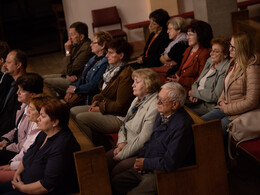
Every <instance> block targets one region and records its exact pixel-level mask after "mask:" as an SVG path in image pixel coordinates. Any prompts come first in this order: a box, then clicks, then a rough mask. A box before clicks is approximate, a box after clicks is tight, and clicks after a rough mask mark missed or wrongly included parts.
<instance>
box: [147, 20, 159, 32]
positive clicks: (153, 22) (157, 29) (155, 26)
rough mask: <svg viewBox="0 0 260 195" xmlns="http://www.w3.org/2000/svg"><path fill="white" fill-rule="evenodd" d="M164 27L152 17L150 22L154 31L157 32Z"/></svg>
mask: <svg viewBox="0 0 260 195" xmlns="http://www.w3.org/2000/svg"><path fill="white" fill-rule="evenodd" d="M161 29H162V27H161V26H160V25H159V24H157V23H156V22H155V21H154V20H153V19H152V18H151V19H150V24H149V30H150V32H151V33H152V32H153V33H155V34H156V33H157V32H159V31H160V30H161Z"/></svg>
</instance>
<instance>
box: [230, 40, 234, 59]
mask: <svg viewBox="0 0 260 195" xmlns="http://www.w3.org/2000/svg"><path fill="white" fill-rule="evenodd" d="M229 53H230V54H229V55H230V57H231V58H234V57H236V48H235V42H234V39H233V38H232V39H231V41H230V46H229Z"/></svg>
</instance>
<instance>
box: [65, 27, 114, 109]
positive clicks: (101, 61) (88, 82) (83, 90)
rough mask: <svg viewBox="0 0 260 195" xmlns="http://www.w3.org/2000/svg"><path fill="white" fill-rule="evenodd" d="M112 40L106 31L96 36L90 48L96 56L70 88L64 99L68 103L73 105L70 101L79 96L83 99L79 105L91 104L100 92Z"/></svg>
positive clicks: (97, 33)
mask: <svg viewBox="0 0 260 195" xmlns="http://www.w3.org/2000/svg"><path fill="white" fill-rule="evenodd" d="M111 40H112V36H111V35H110V34H109V33H108V32H106V31H100V32H96V33H95V34H94V37H93V40H92V42H91V44H90V47H91V50H92V52H93V53H94V54H95V55H94V56H93V57H92V58H91V59H90V60H89V61H88V63H87V64H86V65H85V68H84V70H83V72H82V75H81V77H80V78H79V80H78V81H77V82H75V83H71V84H70V86H69V87H68V89H67V91H66V96H65V98H64V100H65V101H66V102H68V103H72V102H71V101H70V100H71V98H72V96H73V95H74V94H77V95H79V96H82V97H83V98H82V100H81V101H80V102H78V103H77V104H80V103H82V104H91V100H92V98H93V96H94V95H95V94H97V93H98V92H99V90H98V83H99V82H100V80H101V79H102V76H103V73H104V72H105V70H106V68H107V66H108V62H107V58H106V53H107V45H108V43H109V42H110V41H111ZM70 105H71V104H70ZM73 106H76V105H73Z"/></svg>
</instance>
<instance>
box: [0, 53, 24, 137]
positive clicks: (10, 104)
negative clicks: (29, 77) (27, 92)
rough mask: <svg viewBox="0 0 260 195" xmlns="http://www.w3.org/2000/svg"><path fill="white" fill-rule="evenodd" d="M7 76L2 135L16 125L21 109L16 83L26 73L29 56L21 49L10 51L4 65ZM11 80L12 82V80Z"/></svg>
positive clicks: (0, 121)
mask: <svg viewBox="0 0 260 195" xmlns="http://www.w3.org/2000/svg"><path fill="white" fill-rule="evenodd" d="M3 67H4V69H5V73H6V75H5V77H6V79H4V80H3V83H2V84H1V91H0V92H1V99H3V102H2V103H1V105H0V136H1V135H3V134H5V133H7V132H9V131H10V130H11V129H13V128H14V127H15V119H16V111H17V110H18V109H20V106H21V103H20V102H18V99H17V94H16V93H17V90H18V87H17V85H16V84H15V81H16V80H17V78H19V77H20V76H22V75H23V74H25V73H26V67H27V56H26V54H25V53H24V52H23V51H21V50H12V51H10V52H9V53H8V55H7V57H6V61H5V63H4V65H3ZM10 80H11V82H10Z"/></svg>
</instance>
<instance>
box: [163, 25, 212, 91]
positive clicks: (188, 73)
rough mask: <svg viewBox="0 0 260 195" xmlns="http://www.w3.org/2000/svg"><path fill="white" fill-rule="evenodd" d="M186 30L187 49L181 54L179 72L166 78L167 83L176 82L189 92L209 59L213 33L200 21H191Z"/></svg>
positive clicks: (208, 26)
mask: <svg viewBox="0 0 260 195" xmlns="http://www.w3.org/2000/svg"><path fill="white" fill-rule="evenodd" d="M187 29H188V32H187V40H188V44H189V47H188V48H187V49H186V50H185V52H184V54H183V58H182V63H181V66H180V68H179V70H178V71H177V73H176V74H175V75H172V77H168V81H174V82H178V83H180V84H181V85H182V86H183V87H184V88H186V90H187V91H189V90H190V89H191V85H192V84H193V83H194V81H196V79H197V78H198V77H199V75H200V73H201V72H202V70H203V68H204V65H205V63H206V61H207V59H208V58H209V54H210V50H209V48H210V47H211V45H210V41H211V39H212V38H213V33H212V29H211V26H210V25H209V24H208V23H206V22H204V21H200V20H193V21H192V22H191V23H190V25H189V26H188V27H187Z"/></svg>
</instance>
